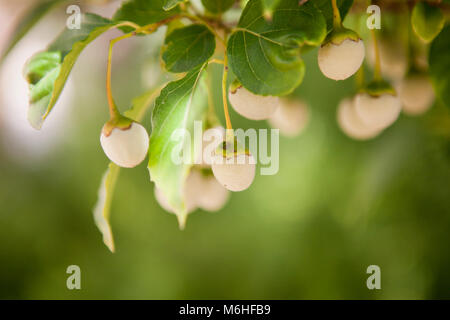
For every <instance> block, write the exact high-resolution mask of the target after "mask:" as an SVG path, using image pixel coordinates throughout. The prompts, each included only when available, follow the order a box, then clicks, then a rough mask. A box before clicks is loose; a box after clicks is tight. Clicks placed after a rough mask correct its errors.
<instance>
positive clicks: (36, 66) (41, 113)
mask: <svg viewBox="0 0 450 320" xmlns="http://www.w3.org/2000/svg"><path fill="white" fill-rule="evenodd" d="M114 26H115V24H114V23H112V22H111V21H110V20H108V19H104V18H102V17H100V16H98V15H95V14H89V13H88V14H85V15H83V16H82V24H81V28H80V29H79V30H69V29H66V30H64V32H63V33H62V34H61V35H60V36H59V37H58V38H57V39H56V40H55V41H54V42H53V43H52V44H51V45H50V46H49V47H48V49H47V51H46V52H43V53H38V54H36V55H35V56H33V57H32V58H31V59H30V61H28V63H27V65H26V66H25V77H26V79H27V80H28V82H29V84H30V107H29V111H28V120H29V122H30V124H31V125H32V126H33V127H34V128H36V129H40V128H41V126H42V124H43V122H44V120H45V118H46V117H47V115H48V114H49V113H50V111H51V110H52V108H53V106H54V105H55V103H56V101H57V100H58V98H59V95H60V94H61V91H62V90H63V88H64V85H65V83H66V81H67V78H68V76H69V74H70V71H71V70H72V67H73V65H74V64H75V61H76V60H77V58H78V56H79V55H80V53H81V51H83V49H84V48H85V47H86V46H87V45H88V44H89V43H90V42H91V41H93V40H94V39H96V38H97V37H98V36H99V35H101V34H102V33H104V32H106V31H108V30H109V29H111V28H112V27H114Z"/></svg>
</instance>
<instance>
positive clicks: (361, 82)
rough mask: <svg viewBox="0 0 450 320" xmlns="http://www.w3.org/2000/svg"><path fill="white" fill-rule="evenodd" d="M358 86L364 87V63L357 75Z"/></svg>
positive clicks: (358, 87)
mask: <svg viewBox="0 0 450 320" xmlns="http://www.w3.org/2000/svg"><path fill="white" fill-rule="evenodd" d="M355 82H356V88H357V89H358V90H359V89H361V88H363V87H364V65H362V66H361V67H360V68H359V70H358V72H356V75H355Z"/></svg>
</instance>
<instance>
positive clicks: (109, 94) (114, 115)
mask: <svg viewBox="0 0 450 320" xmlns="http://www.w3.org/2000/svg"><path fill="white" fill-rule="evenodd" d="M135 34H136V32H135V31H133V32H131V33H127V34H124V35H123V36H120V37H117V38H115V39H112V40H111V41H110V42H109V51H108V65H107V68H106V95H107V98H108V107H109V114H110V116H111V119H114V118H117V117H118V116H119V114H120V113H119V111H118V110H117V106H116V104H115V103H114V98H113V95H112V90H111V64H112V63H111V62H112V51H113V47H114V44H116V42H119V41H121V40H123V39H127V38H130V37H132V36H134V35H135Z"/></svg>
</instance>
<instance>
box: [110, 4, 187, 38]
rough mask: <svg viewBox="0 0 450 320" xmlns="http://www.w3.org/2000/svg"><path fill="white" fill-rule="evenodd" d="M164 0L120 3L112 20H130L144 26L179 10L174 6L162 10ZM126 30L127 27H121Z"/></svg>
mask: <svg viewBox="0 0 450 320" xmlns="http://www.w3.org/2000/svg"><path fill="white" fill-rule="evenodd" d="M166 2H167V1H166V0H129V1H127V2H125V3H124V4H122V6H121V7H120V8H119V10H117V11H116V13H115V14H114V18H113V20H114V21H131V22H134V23H136V24H138V25H139V26H141V27H142V26H145V25H148V24H151V23H155V22H158V21H161V20H164V19H166V18H169V17H171V16H173V15H175V14H177V13H179V12H180V8H179V7H177V6H175V7H172V9H170V10H164V9H163V7H164V6H165V4H166ZM123 29H124V30H126V31H128V30H131V29H129V28H123Z"/></svg>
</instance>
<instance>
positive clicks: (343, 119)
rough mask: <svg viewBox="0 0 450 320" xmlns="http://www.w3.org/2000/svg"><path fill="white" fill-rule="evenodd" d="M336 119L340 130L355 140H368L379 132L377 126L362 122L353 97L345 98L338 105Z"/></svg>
mask: <svg viewBox="0 0 450 320" xmlns="http://www.w3.org/2000/svg"><path fill="white" fill-rule="evenodd" d="M337 120H338V124H339V127H340V128H341V129H342V131H343V132H344V133H345V134H346V135H347V136H349V137H350V138H353V139H355V140H368V139H371V138H374V137H375V136H377V135H378V134H379V133H380V130H378V129H377V128H373V127H370V126H368V125H366V124H364V123H363V122H362V121H361V119H360V118H359V117H358V115H357V113H356V111H355V106H354V103H353V99H350V98H346V99H344V100H342V101H341V103H340V104H339V106H338V111H337Z"/></svg>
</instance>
